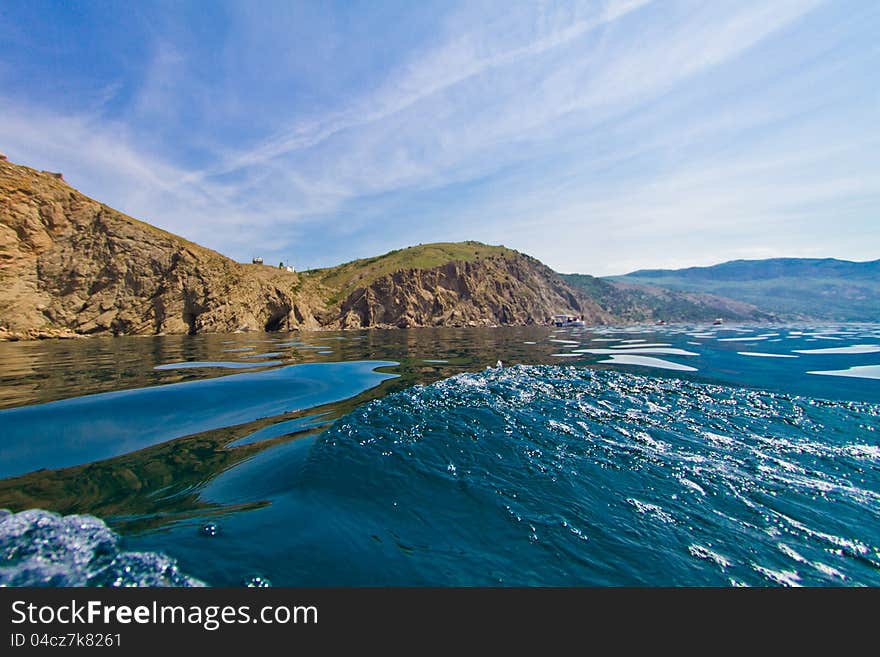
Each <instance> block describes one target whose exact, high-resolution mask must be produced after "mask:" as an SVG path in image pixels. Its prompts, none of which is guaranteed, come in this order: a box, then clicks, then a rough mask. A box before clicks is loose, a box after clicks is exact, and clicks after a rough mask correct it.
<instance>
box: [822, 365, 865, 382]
mask: <svg viewBox="0 0 880 657" xmlns="http://www.w3.org/2000/svg"><path fill="white" fill-rule="evenodd" d="M807 374H821V375H823V376H849V377H852V378H854V379H880V365H855V366H854V367H850V368H848V369H845V370H824V371H814V372H807Z"/></svg>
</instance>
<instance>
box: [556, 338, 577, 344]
mask: <svg viewBox="0 0 880 657" xmlns="http://www.w3.org/2000/svg"><path fill="white" fill-rule="evenodd" d="M550 342H558V343H560V344H580V342H578V341H577V340H558V339H557V340H550Z"/></svg>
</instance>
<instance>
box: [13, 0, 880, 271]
mask: <svg viewBox="0 0 880 657" xmlns="http://www.w3.org/2000/svg"><path fill="white" fill-rule="evenodd" d="M878 29H880V3H877V2H874V1H873V0H862V1H846V0H843V1H839V2H821V1H819V0H773V1H772V2H767V1H766V0H765V1H760V2H748V1H746V0H734V1H719V0H713V1H712V2H678V1H674V0H655V1H653V2H651V1H649V0H607V1H605V0H603V1H594V2H585V3H570V2H533V3H526V2H514V3H510V2H481V1H479V0H477V1H474V0H470V1H468V2H463V3H455V2H451V1H445V0H444V1H440V2H418V3H415V2H409V1H406V2H379V1H375V2H357V1H351V0H346V1H340V2H310V3H301V2H293V1H291V0H285V1H283V2H270V1H268V0H261V1H260V2H233V3H224V2H211V3H207V2H192V3H186V2H138V3H123V2H81V3H73V2H61V1H59V0H56V1H53V2H42V1H38V0H27V1H21V0H5V1H4V2H3V3H2V4H0V43H2V44H3V47H2V49H0V151H3V152H5V153H6V154H7V155H8V156H9V157H10V159H11V160H13V161H15V162H19V163H22V164H27V165H29V166H33V167H36V168H41V169H49V170H55V171H63V172H64V174H65V177H66V178H67V180H68V181H69V182H71V184H73V185H74V186H76V187H78V188H79V189H81V190H82V191H84V192H85V193H87V194H89V195H91V196H93V197H95V198H97V199H99V200H101V201H104V202H106V203H108V204H109V205H112V206H114V207H116V208H118V209H120V210H123V211H124V212H127V213H128V214H131V215H133V216H135V217H137V218H139V219H143V220H145V221H149V222H150V223H153V224H155V225H158V226H160V227H162V228H165V229H168V230H171V231H173V232H176V233H178V234H180V235H183V236H185V237H187V238H189V239H192V240H194V241H196V242H199V243H201V244H204V245H206V246H209V247H211V248H214V249H217V250H218V251H221V252H222V253H225V254H227V255H230V256H232V257H234V258H236V259H239V260H249V259H250V258H251V257H252V256H255V255H261V256H263V257H264V258H266V260H267V261H268V262H276V261H279V260H284V261H290V262H292V263H293V264H295V265H296V266H297V267H298V268H300V269H303V268H307V267H316V266H325V265H331V264H337V263H339V262H342V261H345V260H350V259H353V258H356V257H364V256H370V255H375V254H378V253H382V252H385V251H388V250H390V249H394V248H399V247H402V246H406V245H409V244H415V243H420V242H432V241H453V240H465V239H476V240H480V241H484V242H488V243H492V244H505V245H507V246H510V247H512V248H515V249H518V250H520V251H524V252H527V253H530V254H531V255H534V256H536V257H538V258H540V259H541V260H543V261H544V262H546V263H547V264H549V265H550V266H552V267H554V268H556V269H558V270H560V271H564V272H572V271H578V272H584V273H592V274H600V275H604V274H617V273H623V272H626V271H630V270H632V269H637V268H642V267H681V266H690V265H706V264H712V263H715V262H720V261H723V260H728V259H734V258H763V257H775V256H808V257H826V256H833V257H840V258H848V259H854V260H867V259H874V258H877V257H880V248H878V247H880V84H878V71H880V40H878V39H877V33H878Z"/></svg>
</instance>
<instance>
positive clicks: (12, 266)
mask: <svg viewBox="0 0 880 657" xmlns="http://www.w3.org/2000/svg"><path fill="white" fill-rule="evenodd" d="M297 280H298V279H297V276H296V274H292V273H288V272H283V271H279V270H275V269H270V268H256V267H251V266H248V265H241V264H239V263H236V262H234V261H232V260H230V259H229V258H226V257H224V256H221V255H220V254H218V253H215V252H214V251H211V250H209V249H205V248H203V247H200V246H198V245H196V244H193V243H191V242H187V241H186V240H184V239H182V238H180V237H177V236H175V235H172V234H170V233H167V232H165V231H162V230H159V229H157V228H154V227H152V226H149V225H148V224H144V223H142V222H140V221H137V220H135V219H132V218H131V217H127V216H125V215H124V214H122V213H120V212H117V211H115V210H112V209H111V208H108V207H107V206H105V205H103V204H101V203H98V202H97V201H94V200H92V199H90V198H88V197H86V196H84V195H82V194H80V193H79V192H77V191H75V190H73V189H72V188H71V187H69V186H68V185H67V184H65V183H64V182H63V181H62V180H61V179H59V178H56V177H55V176H53V175H51V174H47V173H43V172H37V171H34V170H32V169H28V168H26V167H21V166H17V165H14V164H11V163H9V162H0V329H5V330H6V332H7V333H8V334H22V335H24V336H27V337H40V336H41V335H52V331H58V330H66V331H67V332H75V333H78V334H95V333H113V334H145V333H197V332H203V331H235V330H238V329H246V330H254V329H258V330H263V329H277V328H281V327H284V326H286V325H287V322H288V321H289V320H292V322H293V324H292V325H293V326H296V325H298V324H309V322H310V321H311V322H312V323H314V322H313V320H311V317H310V316H309V315H308V314H307V313H306V314H304V315H302V314H301V316H300V321H297V319H296V318H294V313H293V312H292V311H293V308H294V307H295V305H296V303H295V301H294V298H293V296H292V293H291V290H292V289H293V286H294V285H295V284H296V283H297Z"/></svg>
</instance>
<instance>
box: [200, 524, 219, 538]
mask: <svg viewBox="0 0 880 657" xmlns="http://www.w3.org/2000/svg"><path fill="white" fill-rule="evenodd" d="M199 533H200V534H201V535H202V536H216V535H217V534H219V533H220V527H219V526H218V525H217V523H214V522H208V523H205V524H204V525H202V527H201V529H199Z"/></svg>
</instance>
